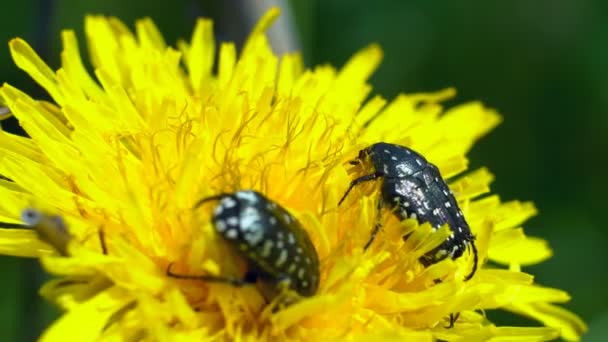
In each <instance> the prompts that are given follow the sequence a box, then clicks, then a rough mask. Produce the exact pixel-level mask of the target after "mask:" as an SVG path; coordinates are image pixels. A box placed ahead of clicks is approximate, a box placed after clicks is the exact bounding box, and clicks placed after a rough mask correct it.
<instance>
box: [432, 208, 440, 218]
mask: <svg viewBox="0 0 608 342" xmlns="http://www.w3.org/2000/svg"><path fill="white" fill-rule="evenodd" d="M433 215H435V216H437V215H439V208H435V209H433Z"/></svg>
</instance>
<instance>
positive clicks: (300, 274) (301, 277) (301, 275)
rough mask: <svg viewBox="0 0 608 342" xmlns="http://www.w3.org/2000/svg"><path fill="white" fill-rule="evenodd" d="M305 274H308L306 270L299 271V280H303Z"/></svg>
mask: <svg viewBox="0 0 608 342" xmlns="http://www.w3.org/2000/svg"><path fill="white" fill-rule="evenodd" d="M305 273H306V270H305V269H303V268H300V270H299V271H298V278H299V279H303V278H304V274H305Z"/></svg>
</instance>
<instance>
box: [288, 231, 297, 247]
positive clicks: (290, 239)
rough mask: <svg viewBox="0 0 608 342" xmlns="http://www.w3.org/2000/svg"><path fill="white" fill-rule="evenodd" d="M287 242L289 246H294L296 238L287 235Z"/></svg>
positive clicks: (291, 234) (290, 234)
mask: <svg viewBox="0 0 608 342" xmlns="http://www.w3.org/2000/svg"><path fill="white" fill-rule="evenodd" d="M287 242H289V244H291V245H295V244H296V237H295V236H294V235H293V233H289V236H288V237H287Z"/></svg>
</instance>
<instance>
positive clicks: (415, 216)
mask: <svg viewBox="0 0 608 342" xmlns="http://www.w3.org/2000/svg"><path fill="white" fill-rule="evenodd" d="M417 217H418V215H416V213H412V214H411V215H410V218H413V219H415V218H417Z"/></svg>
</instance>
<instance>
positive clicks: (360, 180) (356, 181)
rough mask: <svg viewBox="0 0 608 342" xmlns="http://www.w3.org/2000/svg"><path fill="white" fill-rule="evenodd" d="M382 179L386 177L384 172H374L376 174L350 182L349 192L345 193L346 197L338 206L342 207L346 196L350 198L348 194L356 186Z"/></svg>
mask: <svg viewBox="0 0 608 342" xmlns="http://www.w3.org/2000/svg"><path fill="white" fill-rule="evenodd" d="M380 177H384V173H382V172H374V173H371V174H369V175H365V176H361V177H359V178H356V179H354V180H353V181H352V182H350V186H349V187H348V190H346V192H345V193H344V195H343V196H342V198H341V199H340V202H338V206H340V204H342V202H344V200H345V199H346V196H348V193H349V192H350V191H351V190H352V189H353V188H354V187H355V186H356V185H359V184H360V183H363V182H369V181H372V180H374V179H377V178H380Z"/></svg>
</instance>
